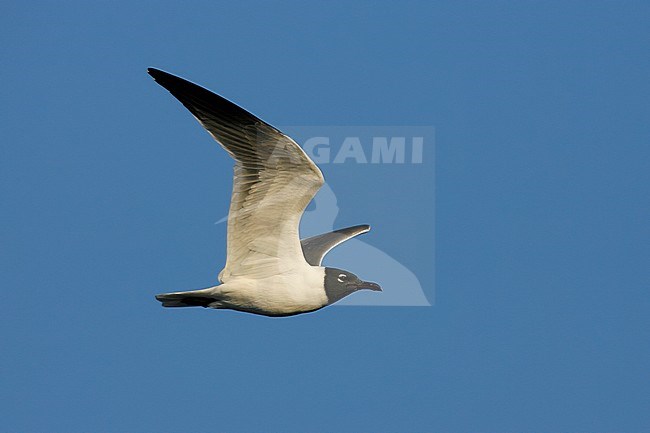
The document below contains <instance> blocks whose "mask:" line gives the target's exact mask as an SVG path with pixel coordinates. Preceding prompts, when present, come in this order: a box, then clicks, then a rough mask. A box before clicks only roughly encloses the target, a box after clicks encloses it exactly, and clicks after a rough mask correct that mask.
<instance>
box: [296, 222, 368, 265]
mask: <svg viewBox="0 0 650 433" xmlns="http://www.w3.org/2000/svg"><path fill="white" fill-rule="evenodd" d="M368 231H370V226H369V225H367V224H364V225H360V226H354V227H348V228H344V229H340V230H334V231H333V232H329V233H324V234H322V235H318V236H312V237H310V238H307V239H302V240H301V241H300V245H301V246H302V253H303V254H304V255H305V260H306V261H307V263H309V264H310V265H312V266H320V264H321V262H322V261H323V257H325V254H327V253H329V252H330V250H331V249H332V248H334V247H335V246H337V245H338V244H340V243H342V242H345V241H347V240H348V239H352V238H353V237H355V236H357V235H360V234H362V233H367V232H368Z"/></svg>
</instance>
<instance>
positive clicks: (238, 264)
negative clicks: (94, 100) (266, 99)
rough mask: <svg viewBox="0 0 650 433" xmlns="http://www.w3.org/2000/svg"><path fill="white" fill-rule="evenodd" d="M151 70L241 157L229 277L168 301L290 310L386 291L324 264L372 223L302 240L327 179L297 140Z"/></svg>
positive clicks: (279, 312)
mask: <svg viewBox="0 0 650 433" xmlns="http://www.w3.org/2000/svg"><path fill="white" fill-rule="evenodd" d="M148 72H149V75H151V76H152V77H153V78H154V80H156V82H157V83H158V84H160V85H161V86H163V87H164V88H165V89H167V90H168V91H169V92H170V93H171V94H172V95H173V96H174V97H175V98H176V99H178V100H179V101H180V102H181V103H182V104H183V105H184V106H185V107H186V108H187V109H188V110H189V111H190V112H191V113H192V115H194V117H195V118H196V119H197V120H198V121H199V123H201V125H203V127H204V128H205V129H206V130H207V131H208V132H209V133H210V135H212V137H213V138H214V139H215V140H216V141H217V142H218V143H219V144H221V146H222V147H223V148H224V149H225V150H226V152H228V154H229V155H230V156H231V157H232V158H233V159H234V160H235V167H234V177H233V191H232V197H231V201H230V211H229V213H228V236H227V258H226V266H225V267H224V268H223V270H222V271H221V272H220V273H219V282H220V283H221V284H220V285H217V286H213V287H208V288H207V289H202V290H193V291H187V292H173V293H164V294H160V295H157V296H156V299H157V300H159V301H160V302H162V305H163V306H164V307H208V308H215V309H232V310H238V311H244V312H248V313H254V314H261V315H265V316H290V315H295V314H301V313H307V312H310V311H315V310H319V309H321V308H323V307H326V306H327V305H331V304H333V303H334V302H336V301H338V300H340V299H342V298H344V297H346V296H348V295H350V294H352V293H354V292H356V291H358V290H375V291H381V287H379V285H378V284H376V283H371V282H367V281H362V280H361V279H359V277H357V276H356V275H354V274H353V273H352V272H349V271H345V270H342V269H337V268H330V267H324V266H321V264H322V261H323V257H324V256H325V255H326V254H327V253H328V252H329V251H330V250H331V249H332V248H334V247H336V246H337V245H339V244H341V243H342V242H345V241H346V240H348V239H350V238H353V237H354V236H357V235H359V234H362V233H366V232H368V231H369V230H370V226H368V225H359V226H354V227H348V228H345V229H341V230H336V231H333V232H330V233H325V234H322V235H318V236H314V237H310V238H308V239H303V240H300V237H299V234H298V228H299V224H300V218H301V216H302V214H303V212H304V210H305V208H306V207H307V205H308V204H309V202H310V201H311V200H312V199H313V198H314V195H315V194H316V192H317V191H318V190H319V189H320V187H321V186H322V185H323V183H324V179H323V174H322V173H321V171H320V169H319V168H318V167H317V166H316V164H314V162H313V161H312V160H311V159H310V158H309V157H308V156H307V154H306V153H305V152H304V151H303V150H302V149H301V148H300V146H299V145H298V144H297V143H296V142H295V141H294V140H292V139H291V138H290V137H288V136H286V135H285V134H283V133H282V132H280V131H278V130H277V129H276V128H274V127H273V126H271V125H269V124H268V123H266V122H264V121H262V120H260V119H258V118H257V117H255V116H254V115H252V114H251V113H249V112H247V111H246V110H244V109H242V108H240V107H238V106H237V105H235V104H233V103H232V102H230V101H228V100H226V99H225V98H222V97H221V96H219V95H216V94H214V93H212V92H210V91H209V90H206V89H204V88H203V87H200V86H198V85H196V84H193V83H191V82H189V81H187V80H184V79H182V78H179V77H176V76H174V75H171V74H169V73H167V72H164V71H161V70H158V69H154V68H149V69H148Z"/></svg>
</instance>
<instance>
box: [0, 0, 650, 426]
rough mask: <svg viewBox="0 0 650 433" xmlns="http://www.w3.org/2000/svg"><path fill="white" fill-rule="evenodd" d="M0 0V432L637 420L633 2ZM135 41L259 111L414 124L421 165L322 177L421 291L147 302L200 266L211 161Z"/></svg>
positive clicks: (645, 301) (647, 419)
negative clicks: (367, 302)
mask: <svg viewBox="0 0 650 433" xmlns="http://www.w3.org/2000/svg"><path fill="white" fill-rule="evenodd" d="M0 9H1V13H0V17H1V18H0V24H1V25H0V37H1V38H2V44H0V54H1V58H2V59H3V65H2V68H0V82H1V83H2V86H0V89H1V90H0V91H1V95H2V101H3V104H2V106H3V110H2V116H0V127H1V134H2V140H1V141H0V199H1V200H0V203H1V210H2V212H1V214H2V224H1V225H0V245H1V247H0V263H1V265H0V267H1V269H2V304H1V305H2V307H1V308H2V314H1V315H0V321H1V326H0V342H1V347H2V350H1V353H0V366H1V369H0V379H1V384H2V385H1V386H0V405H1V407H2V408H3V410H2V412H3V415H2V422H1V423H2V427H1V428H0V430H1V431H7V432H18V431H21V432H30V431H34V432H35V431H38V432H66V433H73V432H89V431H91V432H124V431H129V432H188V431H191V432H208V431H210V432H211V431H228V432H237V431H244V432H246V431H248V432H250V431H272V432H274V431H278V432H280V431H282V432H285V431H323V432H325V431H337V432H359V431H373V432H396V431H401V432H405V431H409V432H430V431H444V432H477V431H478V432H611V431H617V432H647V431H649V430H650V415H649V413H650V412H648V410H647V407H648V402H649V401H650V383H649V376H648V370H647V368H648V365H649V364H650V348H649V346H648V341H649V339H650V314H649V313H650V311H649V307H650V296H649V295H648V287H649V286H650V284H649V282H650V278H649V274H648V268H649V266H648V257H649V256H650V254H649V251H648V249H649V248H648V245H649V242H648V241H649V239H648V210H649V209H648V208H649V206H648V193H649V191H648V190H649V185H650V179H649V178H648V177H649V176H648V173H649V172H650V170H649V167H648V160H649V157H650V151H649V150H648V149H649V148H648V138H649V137H650V123H649V122H648V118H649V115H650V107H649V105H648V100H649V99H650V94H649V93H650V92H649V91H650V84H649V81H648V77H649V76H650V57H649V56H648V40H650V27H649V26H648V16H649V13H650V9H649V7H648V5H647V4H646V3H643V2H566V3H565V2H529V1H527V2H504V1H497V2H489V3H488V2H438V3H435V4H431V3H429V2H426V3H425V2H422V3H416V2H408V3H403V4H393V3H380V2H372V3H371V2H358V3H353V4H344V3H327V4H322V5H316V4H312V5H304V4H301V3H297V2H296V3H278V4H270V3H269V4H264V3H251V2H239V3H237V4H236V5H234V4H232V2H230V3H216V2H178V3H171V2H164V1H163V2H138V3H137V4H131V2H129V3H125V2H122V3H117V2H57V3H54V2H23V3H19V2H15V1H14V2H5V4H3V6H2V7H1V8H0ZM148 66H156V67H159V68H162V69H165V70H168V71H170V72H173V73H177V74H179V75H182V76H184V77H187V78H189V79H191V80H193V81H195V82H197V83H200V84H202V85H205V86H207V87H209V88H211V89H213V90H215V91H218V92H219V93H221V94H223V95H224V96H226V97H229V98H231V99H233V100H235V101H236V102H237V103H239V104H240V105H242V106H244V107H246V108H248V109H250V110H252V111H253V112H254V113H256V114H258V115H260V116H261V117H263V118H264V119H265V120H267V121H269V122H270V123H272V124H274V125H377V126H382V125H431V126H434V127H435V131H436V132H435V135H436V137H435V141H436V149H435V187H434V183H433V181H432V182H431V183H430V184H426V183H424V184H423V183H417V182H413V183H412V185H411V186H410V187H409V186H408V185H406V184H405V186H404V187H400V188H397V187H395V186H394V185H393V187H392V188H391V187H389V185H390V184H391V182H390V178H389V176H383V175H381V174H382V173H381V171H377V170H374V171H373V170H367V169H366V168H367V167H366V168H363V169H360V171H357V170H355V166H354V165H350V166H348V165H343V166H342V167H340V168H337V169H336V176H332V181H333V182H338V183H339V185H340V186H339V187H338V190H337V198H338V206H339V209H340V212H339V214H338V216H337V219H336V223H335V224H336V225H337V226H346V225H353V224H360V223H371V224H372V225H373V227H374V228H373V231H372V232H371V233H369V234H368V235H365V237H364V239H363V241H364V242H367V243H368V244H369V245H371V246H373V247H375V248H379V249H381V250H382V251H387V252H389V253H390V254H391V256H392V257H395V258H397V259H399V260H400V261H401V262H406V263H408V265H409V267H411V268H412V269H414V270H415V271H416V273H418V276H419V277H420V283H421V284H422V287H423V289H424V291H425V292H426V293H427V295H428V296H430V297H431V295H434V294H435V296H434V298H435V302H433V301H434V299H431V301H432V303H433V304H434V305H433V306H432V307H419V308H413V307H411V308H406V307H402V308H399V307H381V308H380V307H367V306H366V307H347V308H342V307H340V308H327V309H325V310H322V311H320V312H318V313H316V314H309V315H304V316H298V317H294V318H290V319H268V318H263V317H255V316H246V315H243V314H239V313H234V312H222V311H207V310H203V309H186V310H182V311H179V310H175V311H170V310H165V309H162V308H160V306H159V304H158V303H157V302H156V301H155V300H154V299H153V295H154V294H155V293H159V292H162V291H165V290H168V289H176V290H181V289H195V288H200V287H205V286H207V285H209V284H210V283H211V282H213V281H214V280H215V278H216V274H217V272H218V271H219V269H220V268H221V266H222V265H223V263H224V260H225V231H224V230H225V227H224V226H223V224H222V225H219V224H216V225H215V224H214V222H215V221H216V220H218V219H219V218H221V217H222V216H223V215H224V214H225V212H226V210H227V206H228V198H229V194H230V176H231V170H230V166H231V163H230V161H229V160H228V158H227V156H226V155H225V153H224V152H222V151H221V149H219V148H218V147H217V145H216V144H214V143H211V142H210V139H209V137H208V136H207V134H205V132H203V131H202V130H201V128H200V127H199V126H198V125H197V124H196V122H194V121H193V120H192V119H191V116H189V115H188V114H187V113H186V112H184V109H183V107H181V106H180V104H178V103H177V102H176V101H174V100H173V98H172V97H171V96H170V95H168V94H166V93H165V91H164V90H163V89H161V88H160V87H158V86H157V85H155V83H153V81H152V80H151V79H150V77H148V76H147V74H146V72H145V71H146V68H147V67H148ZM324 172H325V173H326V176H328V174H327V169H326V168H325V167H324ZM403 173H405V175H407V174H408V170H403ZM380 175H381V176H380ZM377 178H381V179H380V180H378V181H377V180H376V179H377ZM334 179H336V180H334ZM399 179H402V178H401V177H399ZM402 181H403V179H402ZM375 182H380V183H379V185H381V186H382V187H381V188H376V185H377V183H375ZM423 198H424V199H425V200H426V201H425V203H426V204H425V205H419V204H418V203H420V202H419V200H421V199H423ZM434 201H435V261H434V260H432V259H431V258H430V257H429V256H427V255H426V254H425V255H424V256H422V255H419V254H414V253H413V251H421V249H422V248H425V249H426V245H428V244H430V243H431V242H430V241H433V240H434V236H433V229H432V227H433V224H434V222H433V218H432V217H431V216H432V215H433V213H434V208H433V203H434ZM417 248H420V250H417ZM426 257H428V258H426ZM351 270H353V269H351ZM434 270H435V272H434ZM364 277H366V278H368V279H371V277H372V276H371V275H367V276H366V275H364ZM434 292H435V293H434Z"/></svg>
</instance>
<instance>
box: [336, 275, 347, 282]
mask: <svg viewBox="0 0 650 433" xmlns="http://www.w3.org/2000/svg"><path fill="white" fill-rule="evenodd" d="M347 278H348V276H347V275H345V274H339V277H338V278H337V280H339V283H342V282H344V281H345V280H346V279H347Z"/></svg>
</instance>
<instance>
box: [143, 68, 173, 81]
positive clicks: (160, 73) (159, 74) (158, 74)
mask: <svg viewBox="0 0 650 433" xmlns="http://www.w3.org/2000/svg"><path fill="white" fill-rule="evenodd" d="M147 73H148V74H149V75H151V77H152V78H153V79H154V80H156V81H158V80H159V79H160V78H163V77H165V76H169V75H171V74H169V73H168V72H165V71H161V70H160V69H156V68H147Z"/></svg>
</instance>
